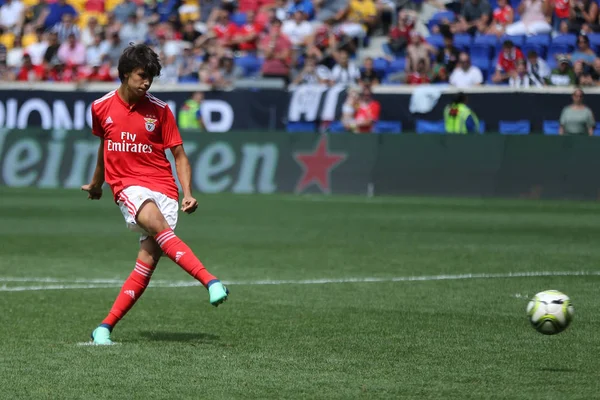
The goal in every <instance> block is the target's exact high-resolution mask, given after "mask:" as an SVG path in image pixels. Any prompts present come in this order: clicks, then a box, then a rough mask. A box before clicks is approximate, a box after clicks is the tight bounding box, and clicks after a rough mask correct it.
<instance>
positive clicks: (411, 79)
mask: <svg viewBox="0 0 600 400" xmlns="http://www.w3.org/2000/svg"><path fill="white" fill-rule="evenodd" d="M428 75H429V71H428V70H427V63H426V62H425V59H423V58H421V59H420V60H419V61H418V62H417V69H416V70H415V71H413V72H411V73H410V74H408V76H407V78H406V83H407V84H409V85H421V84H423V83H430V82H431V80H430V79H429V76H428Z"/></svg>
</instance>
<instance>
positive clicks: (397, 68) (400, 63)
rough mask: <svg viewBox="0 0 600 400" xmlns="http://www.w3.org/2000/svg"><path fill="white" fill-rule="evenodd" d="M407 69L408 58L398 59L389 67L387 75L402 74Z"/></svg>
mask: <svg viewBox="0 0 600 400" xmlns="http://www.w3.org/2000/svg"><path fill="white" fill-rule="evenodd" d="M404 68H406V58H396V59H395V60H394V61H392V62H391V63H390V64H389V65H388V69H387V73H388V74H393V73H394V72H402V71H404Z"/></svg>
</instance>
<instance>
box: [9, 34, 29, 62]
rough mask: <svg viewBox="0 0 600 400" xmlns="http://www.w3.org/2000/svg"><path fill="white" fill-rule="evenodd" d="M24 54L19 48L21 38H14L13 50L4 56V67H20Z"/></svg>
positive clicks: (21, 48)
mask: <svg viewBox="0 0 600 400" xmlns="http://www.w3.org/2000/svg"><path fill="white" fill-rule="evenodd" d="M24 53H25V51H24V50H23V47H21V37H20V36H15V41H14V45H13V48H12V49H10V50H9V51H8V53H7V54H6V65H8V66H9V67H12V68H15V67H21V64H22V62H23V54H24Z"/></svg>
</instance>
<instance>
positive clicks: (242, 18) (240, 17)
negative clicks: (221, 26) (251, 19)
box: [231, 12, 246, 26]
mask: <svg viewBox="0 0 600 400" xmlns="http://www.w3.org/2000/svg"><path fill="white" fill-rule="evenodd" d="M231 22H233V23H234V24H236V25H237V26H244V24H245V23H246V14H244V13H241V12H236V13H233V14H232V15H231Z"/></svg>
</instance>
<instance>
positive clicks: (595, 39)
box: [587, 33, 600, 47]
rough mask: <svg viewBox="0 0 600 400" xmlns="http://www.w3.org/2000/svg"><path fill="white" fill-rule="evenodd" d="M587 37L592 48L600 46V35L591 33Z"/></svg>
mask: <svg viewBox="0 0 600 400" xmlns="http://www.w3.org/2000/svg"><path fill="white" fill-rule="evenodd" d="M587 36H588V38H589V39H590V46H592V47H598V46H600V33H590V34H589V35H587Z"/></svg>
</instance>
